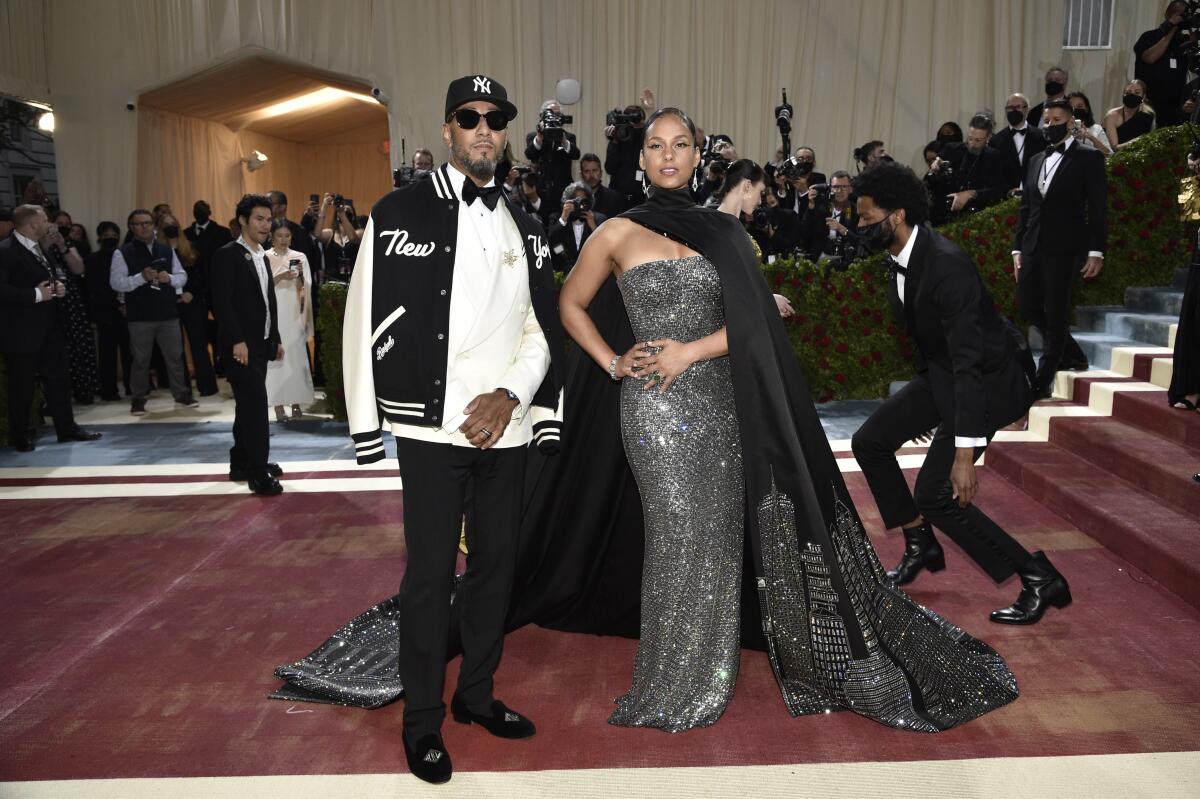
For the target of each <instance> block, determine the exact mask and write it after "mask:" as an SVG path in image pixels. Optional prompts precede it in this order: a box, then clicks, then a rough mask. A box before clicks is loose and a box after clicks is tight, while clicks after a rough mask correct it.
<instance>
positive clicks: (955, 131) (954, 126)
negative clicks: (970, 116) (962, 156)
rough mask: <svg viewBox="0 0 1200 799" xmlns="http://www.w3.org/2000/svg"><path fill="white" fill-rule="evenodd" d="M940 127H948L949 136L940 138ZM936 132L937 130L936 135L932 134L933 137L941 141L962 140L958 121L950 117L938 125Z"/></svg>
mask: <svg viewBox="0 0 1200 799" xmlns="http://www.w3.org/2000/svg"><path fill="white" fill-rule="evenodd" d="M942 128H950V130H951V131H952V134H951V136H950V138H948V139H942V135H941V134H942ZM937 132H938V135H937V136H934V138H935V139H940V140H941V141H962V140H963V132H962V128H960V127H959V126H958V123H957V122H955V121H954V120H953V119H951V120H950V121H948V122H943V123H942V124H940V125H938V129H937Z"/></svg>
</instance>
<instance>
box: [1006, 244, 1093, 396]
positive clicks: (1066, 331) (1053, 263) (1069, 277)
mask: <svg viewBox="0 0 1200 799" xmlns="http://www.w3.org/2000/svg"><path fill="white" fill-rule="evenodd" d="M1083 263H1084V259H1083V258H1080V257H1079V256H1078V255H1042V254H1040V253H1021V274H1020V277H1019V280H1018V282H1017V302H1018V304H1019V305H1020V308H1021V316H1022V317H1024V319H1025V321H1027V322H1029V324H1031V325H1033V326H1034V327H1036V328H1037V329H1038V330H1039V331H1041V333H1042V359H1041V360H1040V361H1039V362H1038V370H1037V385H1036V386H1035V388H1036V389H1037V391H1038V393H1041V392H1043V391H1045V390H1046V389H1047V388H1049V387H1050V385H1051V384H1052V383H1053V382H1054V374H1055V372H1057V371H1058V368H1059V366H1060V365H1061V364H1062V363H1063V362H1066V363H1068V364H1072V365H1074V364H1085V363H1087V360H1088V359H1087V355H1085V354H1084V352H1083V350H1082V349H1081V348H1080V346H1079V342H1078V341H1076V340H1075V338H1074V337H1073V336H1072V335H1071V331H1070V319H1071V292H1072V289H1073V287H1074V285H1075V276H1076V275H1077V274H1078V273H1079V270H1080V269H1082V268H1083Z"/></svg>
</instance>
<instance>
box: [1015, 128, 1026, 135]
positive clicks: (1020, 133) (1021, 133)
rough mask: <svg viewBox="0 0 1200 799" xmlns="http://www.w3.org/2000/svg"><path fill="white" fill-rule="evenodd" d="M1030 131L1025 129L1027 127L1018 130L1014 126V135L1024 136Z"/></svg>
mask: <svg viewBox="0 0 1200 799" xmlns="http://www.w3.org/2000/svg"><path fill="white" fill-rule="evenodd" d="M1028 132H1029V131H1027V130H1025V128H1021V129H1020V130H1017V129H1016V128H1013V135H1014V136H1024V135H1025V134H1026V133H1028Z"/></svg>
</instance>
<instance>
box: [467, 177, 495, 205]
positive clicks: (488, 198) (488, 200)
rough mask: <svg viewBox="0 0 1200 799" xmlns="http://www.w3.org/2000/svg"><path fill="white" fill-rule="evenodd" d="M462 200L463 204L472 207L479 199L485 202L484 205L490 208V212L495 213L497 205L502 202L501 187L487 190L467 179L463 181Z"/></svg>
mask: <svg viewBox="0 0 1200 799" xmlns="http://www.w3.org/2000/svg"><path fill="white" fill-rule="evenodd" d="M462 198H463V202H464V203H466V204H467V205H470V204H471V203H473V202H475V199H476V198H479V199H480V200H483V204H484V205H486V206H487V207H488V210H489V211H495V210H496V203H498V202H499V201H500V187H499V186H487V187H486V188H480V187H478V186H476V185H475V183H474V182H473V181H472V180H471V179H470V178H467V179H466V180H464V181H463V187H462Z"/></svg>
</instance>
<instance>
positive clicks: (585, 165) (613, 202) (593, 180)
mask: <svg viewBox="0 0 1200 799" xmlns="http://www.w3.org/2000/svg"><path fill="white" fill-rule="evenodd" d="M579 179H580V180H581V181H583V182H584V183H586V184H587V187H588V188H589V189H591V191H592V207H593V208H594V209H595V210H596V213H597V214H599V215H601V216H602V217H604V218H605V219H607V218H608V217H610V216H616V215H617V214H619V213H621V212H622V211H624V210H625V198H624V197H622V196H621V195H620V194H617V192H615V191H613V190H612V189H610V188H609V187H608V186H605V185H604V183H603V180H604V169H603V168H602V167H601V166H600V156H598V155H596V154H595V153H584V154H583V158H580V159H579Z"/></svg>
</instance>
